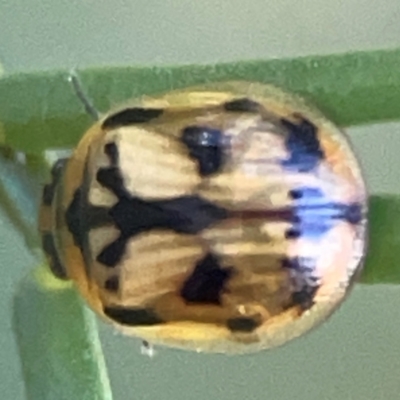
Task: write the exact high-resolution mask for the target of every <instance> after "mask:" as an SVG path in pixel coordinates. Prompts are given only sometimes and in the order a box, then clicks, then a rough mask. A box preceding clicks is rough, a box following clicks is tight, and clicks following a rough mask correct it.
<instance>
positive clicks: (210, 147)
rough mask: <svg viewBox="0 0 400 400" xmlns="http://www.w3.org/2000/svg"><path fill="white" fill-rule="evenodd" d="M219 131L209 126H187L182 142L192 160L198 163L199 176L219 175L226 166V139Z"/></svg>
mask: <svg viewBox="0 0 400 400" xmlns="http://www.w3.org/2000/svg"><path fill="white" fill-rule="evenodd" d="M223 136H224V135H223V132H222V131H221V130H219V129H214V128H210V127H207V126H196V125H193V126H187V127H186V128H184V129H183V131H182V137H181V140H182V142H183V143H184V144H185V146H186V147H187V149H188V151H189V155H190V157H191V158H193V159H194V160H196V161H197V164H198V170H199V174H200V175H201V176H204V177H205V176H209V175H212V174H215V173H217V172H218V171H219V170H220V169H221V168H222V166H223V164H224V143H223V140H224V137H223Z"/></svg>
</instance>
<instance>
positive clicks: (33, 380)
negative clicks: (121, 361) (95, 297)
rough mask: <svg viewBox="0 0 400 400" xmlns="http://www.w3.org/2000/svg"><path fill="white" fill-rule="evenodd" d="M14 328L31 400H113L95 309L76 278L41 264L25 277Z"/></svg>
mask: <svg viewBox="0 0 400 400" xmlns="http://www.w3.org/2000/svg"><path fill="white" fill-rule="evenodd" d="M14 329H15V333H16V336H17V343H18V347H19V352H20V356H21V362H22V369H23V375H24V380H25V388H26V394H27V398H28V400H55V399H57V400H71V399H77V400H78V399H79V400H111V399H112V395H111V389H110V384H109V381H108V377H107V371H106V366H105V362H104V358H103V354H102V350H101V345H100V341H99V337H98V333H97V328H96V321H95V318H94V316H93V314H92V312H91V311H89V310H88V309H87V308H86V307H85V306H83V304H82V302H81V299H80V297H79V295H78V294H77V292H76V291H75V289H74V288H73V287H72V284H71V283H69V284H66V283H64V282H61V281H58V280H56V279H55V278H53V277H52V276H51V275H50V272H48V270H47V268H44V267H40V268H37V269H35V271H32V272H31V273H29V275H28V276H27V277H26V278H25V279H24V280H23V281H22V282H21V284H20V287H19V288H18V292H17V295H16V297H15V300H14Z"/></svg>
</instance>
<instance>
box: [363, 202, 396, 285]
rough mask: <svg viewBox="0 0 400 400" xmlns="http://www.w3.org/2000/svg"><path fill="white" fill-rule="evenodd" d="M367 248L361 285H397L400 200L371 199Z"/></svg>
mask: <svg viewBox="0 0 400 400" xmlns="http://www.w3.org/2000/svg"><path fill="white" fill-rule="evenodd" d="M368 241H369V246H368V247H369V248H368V255H367V257H366V263H365V267H364V271H363V273H362V275H361V282H362V283H395V284H400V198H399V197H396V196H371V198H370V213H369V240H368Z"/></svg>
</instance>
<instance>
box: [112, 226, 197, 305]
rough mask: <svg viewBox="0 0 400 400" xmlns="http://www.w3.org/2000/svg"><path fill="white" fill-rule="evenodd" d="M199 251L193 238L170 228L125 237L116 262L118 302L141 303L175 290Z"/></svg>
mask: <svg viewBox="0 0 400 400" xmlns="http://www.w3.org/2000/svg"><path fill="white" fill-rule="evenodd" d="M203 254H204V249H203V247H202V246H201V245H200V244H199V242H198V239H197V238H196V237H194V236H189V235H179V234H177V233H174V232H170V231H152V232H149V233H146V234H141V235H138V236H136V237H134V238H131V239H129V240H128V242H127V245H126V249H125V254H124V257H123V259H122V261H121V264H120V267H121V284H120V288H121V291H120V295H121V300H122V302H123V303H124V304H130V305H133V304H145V303H146V302H147V301H149V300H150V299H152V298H155V297H159V296H161V295H164V294H166V293H170V292H174V293H176V292H177V290H179V288H180V287H181V286H182V284H183V282H184V280H185V279H186V278H187V277H188V276H189V275H190V274H191V273H192V271H193V269H194V267H195V265H196V263H197V262H198V261H199V260H200V259H201V257H202V256H203Z"/></svg>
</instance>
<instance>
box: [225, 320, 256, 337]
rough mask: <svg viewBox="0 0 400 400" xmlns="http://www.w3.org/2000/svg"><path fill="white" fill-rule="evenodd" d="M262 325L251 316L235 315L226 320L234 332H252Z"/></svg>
mask: <svg viewBox="0 0 400 400" xmlns="http://www.w3.org/2000/svg"><path fill="white" fill-rule="evenodd" d="M260 325H261V324H260V322H259V321H256V320H255V319H254V318H251V317H235V318H230V319H228V321H227V322H226V326H227V327H228V329H229V330H230V331H232V332H245V333H251V332H253V331H254V330H255V329H256V328H258V327H259V326H260Z"/></svg>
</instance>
